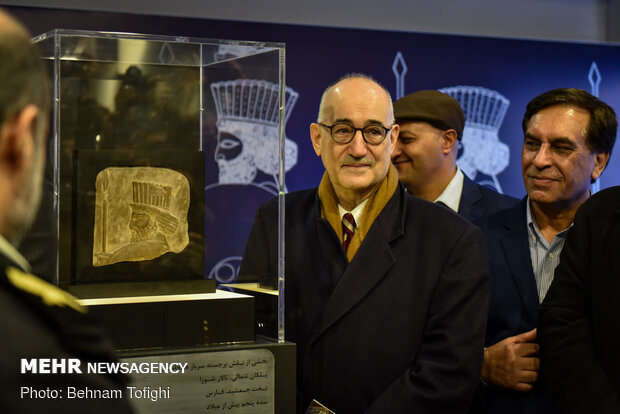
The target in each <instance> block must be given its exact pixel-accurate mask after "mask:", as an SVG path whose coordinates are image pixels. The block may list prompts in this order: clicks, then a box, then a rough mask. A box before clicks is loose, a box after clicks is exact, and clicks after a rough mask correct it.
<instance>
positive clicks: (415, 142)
mask: <svg viewBox="0 0 620 414" xmlns="http://www.w3.org/2000/svg"><path fill="white" fill-rule="evenodd" d="M394 117H395V119H396V123H397V124H398V125H399V126H400V135H399V136H398V141H397V142H396V148H395V149H394V152H393V153H392V163H393V164H394V166H395V167H396V169H397V170H398V177H399V179H400V181H401V182H402V183H403V184H404V186H405V187H406V188H407V191H409V193H411V194H413V195H415V196H417V197H420V198H423V199H425V200H428V201H432V202H438V203H442V204H445V205H446V206H447V207H449V208H450V209H452V210H454V211H455V212H457V213H459V214H460V215H461V216H463V217H465V218H466V219H468V220H473V219H476V218H479V217H483V216H486V215H488V214H490V213H493V212H495V211H498V210H502V209H504V208H508V207H511V206H513V205H514V204H515V203H516V202H517V200H516V199H513V198H512V197H508V196H505V195H502V194H499V193H497V192H495V191H493V190H491V189H490V188H487V187H483V186H481V185H478V184H476V183H475V182H473V181H472V180H470V179H469V178H468V177H467V176H466V175H465V174H463V172H462V171H461V170H459V168H458V167H457V165H456V157H457V152H458V141H460V140H461V139H462V137H463V128H464V126H465V115H464V113H463V109H461V106H460V105H459V103H458V102H457V101H456V99H454V98H452V97H451V96H450V95H447V94H445V93H441V92H439V91H435V90H424V91H418V92H414V93H412V94H409V95H407V96H405V97H403V98H401V99H399V100H397V101H396V102H394Z"/></svg>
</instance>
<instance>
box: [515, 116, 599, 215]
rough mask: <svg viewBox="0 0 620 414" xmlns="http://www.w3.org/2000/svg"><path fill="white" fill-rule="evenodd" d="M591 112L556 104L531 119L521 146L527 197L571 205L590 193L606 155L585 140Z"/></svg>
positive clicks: (580, 201)
mask: <svg viewBox="0 0 620 414" xmlns="http://www.w3.org/2000/svg"><path fill="white" fill-rule="evenodd" d="M589 122H590V114H589V113H588V112H587V111H585V110H583V109H581V108H578V107H574V106H566V105H555V106H551V107H548V108H545V109H542V110H541V111H539V112H537V113H536V114H534V116H532V118H531V119H530V121H529V123H528V126H527V130H526V132H525V139H524V141H523V149H522V151H521V170H522V173H523V183H524V184H525V189H526V191H527V194H528V196H529V197H530V200H531V201H532V202H533V203H538V204H539V205H554V206H557V207H558V208H561V209H565V210H567V209H573V208H576V207H578V206H579V205H580V204H581V203H582V202H583V201H585V200H586V199H587V198H588V197H589V194H590V183H591V181H592V180H595V179H597V178H598V177H599V176H600V175H601V173H602V172H603V169H604V168H605V165H606V163H607V160H608V158H609V154H608V153H598V152H593V151H591V150H590V148H588V146H587V144H586V138H585V136H586V132H587V128H588V123H589Z"/></svg>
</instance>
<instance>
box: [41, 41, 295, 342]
mask: <svg viewBox="0 0 620 414" xmlns="http://www.w3.org/2000/svg"><path fill="white" fill-rule="evenodd" d="M34 42H35V43H36V44H37V45H38V46H39V48H40V50H41V52H42V54H43V57H44V59H45V60H46V62H48V63H49V70H50V75H51V77H52V79H53V82H52V83H53V103H54V105H53V113H52V119H51V135H50V137H51V138H50V153H49V160H50V163H51V167H52V168H51V169H50V172H51V177H49V178H50V179H51V182H52V186H51V187H52V188H53V194H52V197H50V200H51V202H52V203H53V205H52V206H51V208H52V209H53V211H54V213H55V217H56V223H55V224H56V228H57V230H58V235H57V242H58V249H57V251H58V262H57V267H56V269H55V270H56V273H57V274H56V278H57V280H58V284H59V285H60V286H61V287H63V288H65V289H67V290H69V291H70V292H72V293H73V294H75V295H76V296H77V297H78V298H80V299H82V300H84V301H85V303H86V304H89V305H91V308H92V307H95V308H96V307H97V306H100V305H101V304H104V303H105V304H107V305H110V304H116V305H117V306H120V305H123V306H128V304H129V306H134V305H135V303H138V302H139V303H142V304H144V303H145V302H148V303H149V304H151V305H149V306H151V307H148V308H145V310H144V312H149V313H150V312H154V310H153V309H154V308H153V307H152V306H155V305H152V304H153V303H168V302H170V301H172V300H181V301H182V302H191V301H192V300H202V299H200V298H199V299H192V298H189V297H187V296H186V295H196V294H204V295H219V296H218V298H219V299H218V300H224V301H225V299H226V298H228V297H231V296H232V297H234V298H236V299H235V300H239V301H240V302H243V299H240V298H242V297H249V298H250V300H251V301H253V303H257V305H258V303H259V302H260V303H264V302H265V298H268V299H267V304H266V305H265V304H262V305H260V306H261V309H262V310H261V311H260V313H261V314H262V313H263V310H264V309H268V312H270V313H272V314H271V315H269V316H268V317H266V318H268V319H270V320H271V321H272V323H270V325H269V326H270V328H269V329H268V330H267V331H266V332H264V333H266V334H267V335H268V336H270V337H272V338H277V339H278V340H279V341H284V332H283V320H284V315H283V312H284V309H283V286H284V273H283V254H282V252H283V247H282V246H283V236H284V234H283V230H282V229H281V230H280V240H279V241H278V246H274V247H273V248H275V249H278V252H279V256H278V257H279V258H280V259H279V261H280V264H279V269H278V275H277V283H275V285H272V286H270V287H269V288H268V289H264V288H261V287H259V285H258V283H256V285H255V287H253V286H252V285H251V284H250V285H248V284H247V283H245V284H244V286H243V292H242V293H239V292H240V290H238V289H235V283H236V282H237V280H236V279H237V275H238V271H239V264H240V261H241V256H242V254H243V250H244V247H245V243H246V240H247V237H248V234H249V231H250V228H251V226H252V223H253V220H254V213H255V210H256V208H257V207H258V205H259V204H261V203H262V202H264V201H266V200H268V199H270V198H273V197H278V198H279V199H280V200H279V205H280V212H279V215H280V217H279V222H280V223H283V214H284V211H283V205H284V203H283V197H284V188H285V187H284V173H285V171H286V168H285V165H286V164H285V157H288V158H289V159H291V158H295V157H296V156H297V152H296V151H297V149H296V147H295V146H294V144H292V143H291V142H289V141H288V140H286V139H285V138H284V125H285V121H286V109H287V107H288V108H290V107H291V106H292V105H294V103H295V100H296V98H297V96H296V93H295V92H294V91H292V90H287V88H286V87H285V84H284V45H283V44H280V43H260V42H247V41H225V40H207V39H196V38H186V37H167V36H152V35H141V34H130V33H107V32H87V31H73V30H54V31H51V32H48V33H45V34H42V35H39V36H37V37H35V38H34ZM216 285H217V287H218V290H217V291H215V286H216ZM162 295H163V299H161V297H162ZM257 295H261V296H260V298H256V296H257ZM154 296H156V297H158V298H160V299H158V300H157V301H151V300H150V299H145V298H148V297H154ZM179 297H181V299H178V298H179ZM132 298H139V299H137V300H135V301H132ZM88 301H90V302H88ZM194 304H195V303H194ZM136 306H137V305H136ZM162 306H163V305H162ZM244 306H246V307H245V308H243V309H247V303H246V304H245V305H244ZM132 309H138V308H136V307H135V306H134V308H132ZM183 309H184V308H181V309H176V310H175V311H174V312H177V313H179V315H183V314H184V313H185V312H186V311H184V310H183ZM188 309H189V308H188ZM192 309H194V308H192ZM213 309H217V307H214V308H213ZM114 312H116V315H117V316H116V317H115V318H117V319H118V318H120V319H123V317H122V316H120V315H126V318H128V319H131V318H130V317H129V316H127V315H130V314H131V313H132V311H131V310H130V309H129V310H128V309H125V308H123V309H120V308H117V309H116V310H115V311H114ZM114 312H113V313H114ZM192 312H194V311H193V310H192ZM212 312H215V314H217V313H218V311H217V310H215V311H212ZM224 312H228V313H230V318H231V321H232V320H236V318H238V317H239V315H240V314H243V313H244V312H245V311H242V312H241V313H239V312H237V313H235V311H232V313H231V311H230V309H226V310H224V311H223V312H222V314H221V315H217V316H210V317H211V318H215V317H217V318H219V319H218V320H219V321H220V322H221V321H223V320H224V319H222V318H225V317H226V315H224V314H223V313H224ZM138 314H139V312H136V315H138ZM252 317H255V318H256V321H255V323H254V322H253V323H252V324H250V327H251V326H252V325H254V326H256V325H259V326H262V327H264V326H265V324H264V323H262V322H261V318H263V316H259V314H258V313H257V315H256V316H254V315H252ZM175 320H176V319H172V322H171V326H174V325H175V324H178V323H177V322H175ZM274 321H277V323H273V322H274ZM117 322H118V321H117ZM185 322H186V323H190V322H187V321H185ZM128 323H129V322H128ZM133 323H135V321H134V322H131V324H133ZM192 323H193V322H192ZM131 324H128V325H127V326H125V328H124V329H125V330H126V331H127V330H129V331H131V326H132V325H131ZM196 324H200V326H199V330H200V331H201V332H202V335H203V336H202V338H203V342H205V343H222V342H235V341H243V340H246V339H248V335H247V333H244V334H242V335H240V336H239V335H237V336H235V334H231V335H232V336H227V335H228V331H226V332H224V331H222V332H224V333H225V334H222V335H219V336H218V335H216V333H214V332H213V330H211V331H210V333H209V334H208V335H207V334H205V332H207V331H208V330H209V324H210V325H211V326H214V325H216V324H215V323H214V322H213V321H212V320H207V319H205V318H202V317H198V318H197V319H196ZM205 324H206V325H205ZM223 325H226V326H228V325H229V324H228V323H224V324H223ZM240 325H243V324H240ZM228 328H230V326H228ZM228 328H227V329H228ZM196 329H198V327H197V328H196ZM135 336H136V335H135V332H134V337H135ZM137 336H138V337H139V336H140V335H137ZM214 337H217V338H218V339H217V340H212V339H209V338H214ZM253 337H254V332H252V333H251V338H249V339H253ZM204 338H207V339H204ZM153 341H154V342H157V340H156V339H153ZM188 341H190V343H184V344H180V345H192V344H193V343H191V342H195V341H198V340H197V339H195V338H193V337H192V338H191V339H188ZM164 342H165V341H164ZM143 345H145V344H140V343H135V344H134V343H133V342H132V345H131V347H140V346H143ZM146 345H147V346H148V345H149V344H146Z"/></svg>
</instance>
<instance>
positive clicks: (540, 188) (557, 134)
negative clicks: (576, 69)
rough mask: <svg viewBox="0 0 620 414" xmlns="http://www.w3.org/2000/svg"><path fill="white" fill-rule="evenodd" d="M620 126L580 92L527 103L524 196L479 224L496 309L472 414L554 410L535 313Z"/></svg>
mask: <svg viewBox="0 0 620 414" xmlns="http://www.w3.org/2000/svg"><path fill="white" fill-rule="evenodd" d="M617 125H618V123H617V121H616V116H615V113H614V111H613V109H611V108H610V107H609V106H608V105H606V104H605V103H604V102H602V101H600V100H599V99H597V98H596V97H594V96H592V95H590V94H589V93H587V92H585V91H582V90H577V89H555V90H552V91H548V92H545V93H543V94H541V95H539V96H537V97H536V98H534V99H533V100H532V101H531V102H530V103H529V104H528V106H527V109H526V112H525V115H524V118H523V132H524V134H525V138H524V142H523V149H522V152H521V166H522V174H523V181H524V184H525V189H526V191H527V197H525V198H524V199H523V201H522V202H521V203H519V204H518V205H517V206H515V207H512V208H510V209H507V210H504V211H500V212H497V213H495V214H492V215H490V216H487V217H485V218H483V219H481V220H480V221H475V222H474V223H475V224H479V225H480V227H481V229H482V231H483V233H484V235H485V238H486V242H487V243H486V244H487V248H488V253H489V260H490V266H491V306H490V310H489V320H488V325H487V333H486V340H485V350H484V362H483V366H482V373H481V378H482V380H483V384H482V385H481V387H480V392H479V394H480V398H479V399H477V400H476V404H475V405H474V408H473V409H472V412H484V413H546V412H552V411H551V410H552V408H551V405H550V402H549V398H548V394H547V393H546V391H545V390H544V389H542V387H540V386H539V382H538V371H539V368H540V364H541V362H540V359H539V356H538V344H537V342H536V337H537V331H536V325H537V322H538V307H539V304H540V302H542V300H543V298H544V297H545V294H546V292H547V289H548V287H549V285H550V283H551V281H552V280H553V270H554V269H555V266H556V265H557V263H558V261H559V255H560V252H561V250H562V247H563V245H564V238H565V236H566V233H567V231H568V228H569V227H570V226H571V225H572V222H573V218H574V216H575V213H576V211H577V209H578V208H579V206H581V204H582V203H583V202H584V201H585V200H586V199H587V198H588V197H589V196H590V183H591V182H592V181H594V180H596V179H597V178H599V177H600V175H601V174H602V172H603V170H604V169H605V166H606V165H607V161H608V160H609V154H610V153H611V150H612V148H613V144H614V141H615V137H616V130H617ZM543 364H544V361H543Z"/></svg>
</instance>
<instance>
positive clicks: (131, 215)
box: [93, 167, 190, 266]
mask: <svg viewBox="0 0 620 414" xmlns="http://www.w3.org/2000/svg"><path fill="white" fill-rule="evenodd" d="M95 188H96V196H95V197H96V199H95V230H94V240H93V266H106V265H111V264H114V263H118V262H140V261H145V260H152V259H155V258H157V257H159V256H161V255H162V254H164V253H167V252H174V253H179V252H181V251H183V249H185V247H186V246H187V245H188V244H189V235H188V224H187V212H188V210H189V201H190V192H189V181H188V180H187V178H186V177H185V176H184V175H183V174H181V173H180V172H178V171H174V170H172V169H169V168H156V167H109V168H106V169H105V170H103V171H101V172H100V173H99V174H98V175H97V179H96V182H95Z"/></svg>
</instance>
